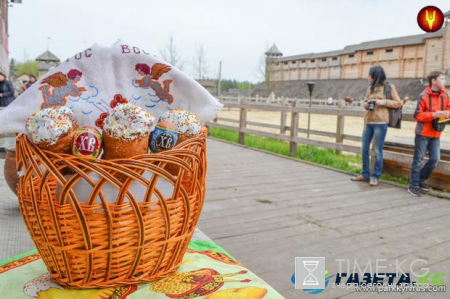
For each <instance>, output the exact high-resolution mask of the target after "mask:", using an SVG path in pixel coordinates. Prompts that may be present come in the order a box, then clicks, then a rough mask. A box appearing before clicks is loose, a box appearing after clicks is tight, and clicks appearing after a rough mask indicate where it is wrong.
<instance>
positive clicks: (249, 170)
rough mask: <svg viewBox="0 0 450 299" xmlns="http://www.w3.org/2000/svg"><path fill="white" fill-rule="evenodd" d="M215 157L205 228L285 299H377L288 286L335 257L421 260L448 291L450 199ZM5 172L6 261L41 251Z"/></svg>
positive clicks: (2, 244) (288, 163)
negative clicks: (311, 262) (308, 261)
mask: <svg viewBox="0 0 450 299" xmlns="http://www.w3.org/2000/svg"><path fill="white" fill-rule="evenodd" d="M208 159H209V160H208V162H209V165H208V175H207V194H206V202H205V206H204V210H203V213H202V216H201V219H200V223H199V227H200V229H201V230H202V231H203V232H205V233H206V234H207V235H208V236H209V237H210V238H211V239H213V240H214V241H215V242H216V243H218V244H219V245H221V246H222V247H224V248H225V249H226V250H228V251H229V252H230V254H232V255H233V256H234V257H236V258H237V259H238V260H239V261H240V262H242V263H243V264H244V265H245V266H247V267H248V268H249V269H250V270H252V271H253V272H255V273H256V274H257V275H259V276H260V277H261V278H263V279H264V280H265V281H267V282H268V283H269V284H270V285H272V286H273V287H274V288H275V289H276V290H277V291H279V292H280V293H281V294H283V295H284V296H285V297H286V298H345V299H356V298H379V295H378V294H376V293H366V294H364V293H356V292H355V291H354V290H349V291H347V290H340V289H331V287H328V288H327V289H326V290H325V291H324V292H323V293H321V294H318V295H310V294H307V293H305V292H303V291H302V290H295V289H294V285H293V284H292V283H291V281H290V280H291V276H292V274H293V273H294V258H295V257H296V256H298V257H301V256H304V257H308V256H309V257H315V256H323V257H325V258H326V267H327V269H328V271H329V272H330V274H335V273H337V272H338V264H337V262H335V261H334V260H335V259H350V260H352V261H353V259H356V260H357V262H358V264H359V265H361V267H364V266H365V265H366V263H367V260H368V259H371V260H372V261H373V262H374V261H375V259H388V260H392V259H396V258H397V259H399V260H403V259H408V261H412V260H414V259H418V258H422V259H425V260H427V261H428V263H429V264H428V265H427V266H428V267H429V268H430V271H431V272H434V273H436V272H445V273H446V274H447V276H446V277H445V282H446V285H447V288H449V287H450V229H449V228H450V201H449V200H446V199H440V198H436V197H431V196H423V197H421V198H415V197H412V196H410V195H409V194H408V193H407V192H406V189H405V188H401V187H398V186H394V185H390V184H387V183H382V184H380V185H379V186H377V187H369V186H368V185H367V184H365V183H354V182H351V181H350V176H349V175H347V174H344V173H340V172H337V171H333V170H329V169H326V168H323V167H318V166H314V165H310V164H306V163H303V162H299V161H296V160H293V159H289V158H284V157H280V156H276V155H272V154H268V153H263V152H260V151H256V150H252V149H248V148H244V147H242V146H238V145H232V144H228V143H224V142H221V141H217V140H213V139H209V140H208ZM3 161H4V160H3V159H1V160H0V167H1V168H0V169H3ZM1 174H2V171H0V193H1V194H2V200H1V201H0V225H1V227H2V231H3V233H2V234H1V235H0V256H1V258H0V260H2V259H4V258H6V257H9V256H12V255H14V254H19V253H23V252H26V251H28V250H31V249H33V248H34V246H33V243H32V242H31V240H30V238H29V236H28V233H27V231H26V229H25V227H24V224H23V220H22V219H21V216H20V213H19V210H18V207H17V202H16V199H15V198H14V194H13V193H12V192H10V191H9V189H8V188H7V186H6V184H5V183H4V181H3V180H2V179H3V178H2V175H1ZM385 265H386V264H385ZM405 265H408V267H409V262H407V263H405ZM421 267H424V265H423V264H417V267H415V268H414V270H417V269H416V268H421ZM403 270H405V272H407V271H406V270H407V268H404V269H403ZM386 272H395V269H391V268H389V267H388V269H387V271H386ZM332 282H334V278H333V279H332ZM448 292H450V290H448ZM311 296H312V297H311ZM384 296H386V298H427V294H421V293H407V294H404V295H399V294H397V295H396V294H389V295H384ZM428 296H430V297H431V298H448V293H441V294H437V293H431V294H428Z"/></svg>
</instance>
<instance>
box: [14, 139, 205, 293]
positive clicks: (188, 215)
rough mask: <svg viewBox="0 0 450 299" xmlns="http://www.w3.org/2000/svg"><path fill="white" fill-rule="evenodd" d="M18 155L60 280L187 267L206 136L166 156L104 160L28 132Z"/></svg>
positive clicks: (51, 267)
mask: <svg viewBox="0 0 450 299" xmlns="http://www.w3.org/2000/svg"><path fill="white" fill-rule="evenodd" d="M16 153H17V160H16V162H17V169H18V174H19V186H18V198H19V205H20V208H21V211H22V215H23V218H24V220H25V223H26V225H27V228H28V231H29V233H30V235H31V237H32V239H33V241H34V243H35V245H36V247H37V249H38V251H39V253H40V255H41V256H42V259H43V260H44V262H45V265H46V266H47V269H48V271H49V273H50V275H51V277H52V279H53V280H54V281H55V282H57V283H58V284H60V285H64V286H70V287H76V288H97V287H111V286H117V285H123V284H139V283H145V282H149V281H153V280H157V279H160V278H162V277H164V276H167V275H169V274H171V273H173V272H175V271H176V270H177V268H178V267H179V266H180V263H181V261H182V259H183V255H184V253H185V251H186V249H187V246H188V243H189V241H190V239H191V237H192V234H193V232H194V230H195V227H196V225H197V222H198V219H199V216H200V213H201V210H202V207H203V200H204V196H205V175H206V140H205V137H204V136H201V137H198V138H192V139H189V140H187V141H185V142H183V143H182V144H179V145H178V146H177V147H175V148H174V149H172V150H168V151H165V152H162V153H158V154H146V155H141V156H136V157H134V158H132V159H120V160H119V159H117V160H100V159H94V158H92V159H90V158H81V157H76V156H71V155H66V154H55V153H52V152H48V151H44V150H41V149H39V148H38V147H37V146H36V145H35V144H34V143H33V142H32V141H30V140H29V139H28V137H27V136H26V135H21V136H18V137H17V145H16ZM168 167H171V168H173V167H175V168H176V169H178V173H176V174H175V175H173V174H171V173H170V172H168V171H167V170H166V169H167V168H168ZM161 183H164V184H161ZM77 186H78V187H77ZM80 186H81V187H80ZM161 186H163V187H164V186H165V187H167V186H169V187H170V188H169V189H170V190H169V191H168V190H162V189H164V188H165V187H164V188H162V187H161ZM137 187H140V189H139V188H137ZM137 189H139V190H140V191H136V190H137ZM166 189H167V188H166ZM82 194H84V195H82Z"/></svg>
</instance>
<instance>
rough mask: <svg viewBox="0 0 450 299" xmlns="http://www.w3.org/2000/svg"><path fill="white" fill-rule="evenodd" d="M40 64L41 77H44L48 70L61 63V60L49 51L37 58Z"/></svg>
mask: <svg viewBox="0 0 450 299" xmlns="http://www.w3.org/2000/svg"><path fill="white" fill-rule="evenodd" d="M36 61H37V63H38V71H39V77H42V75H44V74H45V73H47V72H48V70H49V69H50V68H52V67H54V66H55V65H57V64H58V63H59V61H60V60H59V58H58V57H56V55H55V54H53V53H52V52H50V51H49V50H47V51H45V52H44V53H42V54H41V55H39V56H38V57H37V58H36Z"/></svg>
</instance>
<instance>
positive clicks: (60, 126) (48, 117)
mask: <svg viewBox="0 0 450 299" xmlns="http://www.w3.org/2000/svg"><path fill="white" fill-rule="evenodd" d="M72 119H75V118H74V115H73V112H72V110H71V109H70V108H68V107H65V106H56V107H54V106H51V107H49V108H45V109H42V110H40V111H38V112H36V113H34V114H32V115H31V116H30V117H29V118H28V119H27V120H26V121H25V130H26V132H27V135H28V136H30V138H31V140H33V142H34V143H39V142H41V141H45V142H47V143H49V144H55V143H56V142H57V141H58V139H59V138H61V137H62V136H63V135H64V134H66V133H67V132H69V131H70V129H72V127H73V123H72Z"/></svg>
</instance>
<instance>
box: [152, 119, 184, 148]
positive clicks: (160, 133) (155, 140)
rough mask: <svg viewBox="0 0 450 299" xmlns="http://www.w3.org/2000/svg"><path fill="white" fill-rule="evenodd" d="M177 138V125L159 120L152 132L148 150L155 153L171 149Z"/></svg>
mask: <svg viewBox="0 0 450 299" xmlns="http://www.w3.org/2000/svg"><path fill="white" fill-rule="evenodd" d="M177 140H178V133H177V127H175V125H174V124H173V123H171V122H168V121H160V122H159V123H158V124H157V125H156V128H155V130H154V131H153V132H152V136H151V138H150V150H151V151H152V152H155V153H157V152H160V151H165V150H168V149H171V148H173V147H174V146H175V144H177Z"/></svg>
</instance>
